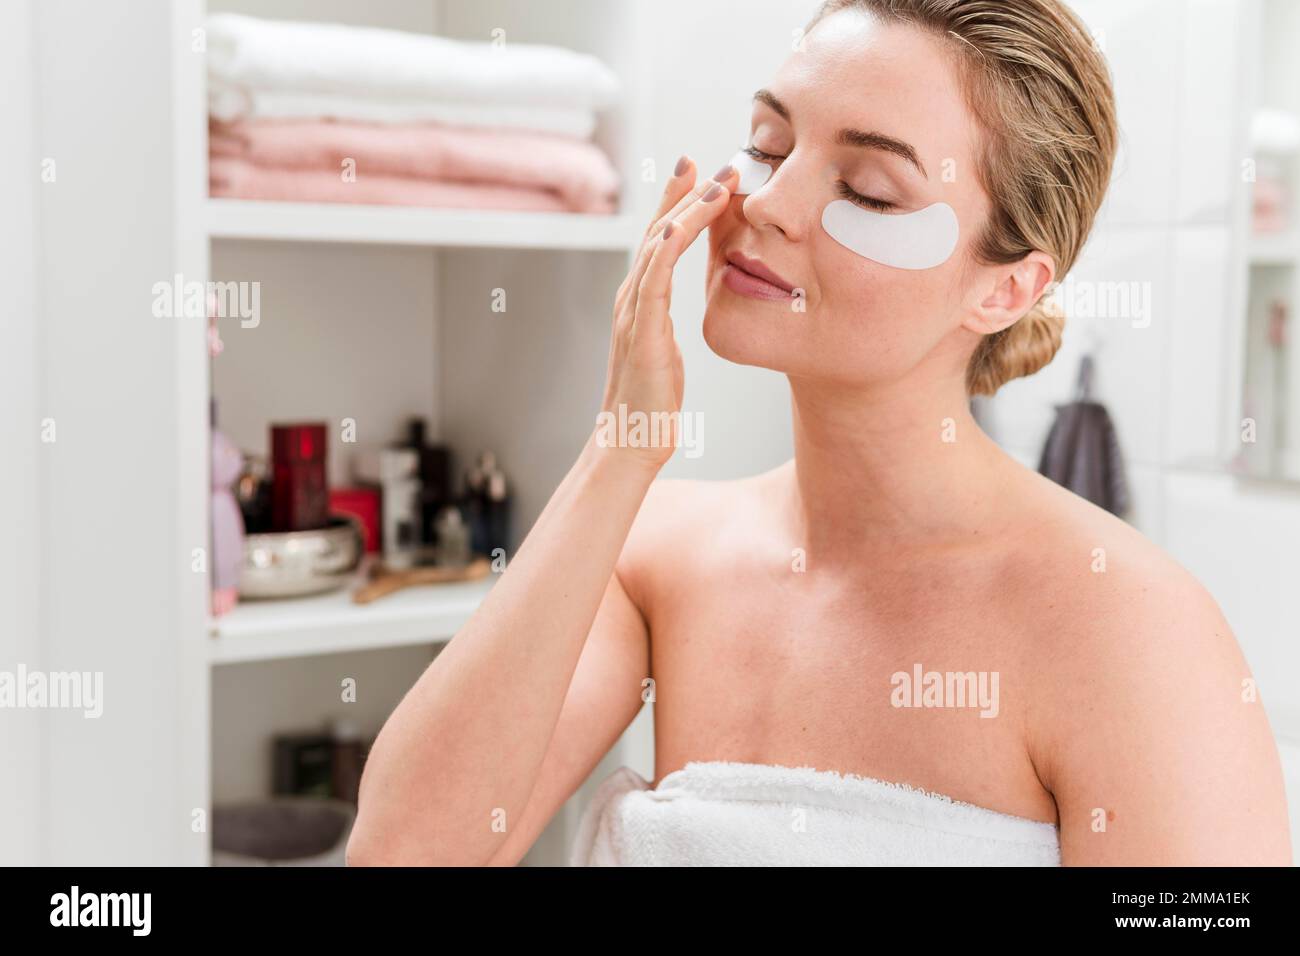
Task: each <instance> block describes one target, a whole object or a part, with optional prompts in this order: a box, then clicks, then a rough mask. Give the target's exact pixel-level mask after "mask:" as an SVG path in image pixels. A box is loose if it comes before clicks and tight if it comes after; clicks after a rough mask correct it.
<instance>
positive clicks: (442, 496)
mask: <svg viewBox="0 0 1300 956" xmlns="http://www.w3.org/2000/svg"><path fill="white" fill-rule="evenodd" d="M425 435H426V432H425V423H424V419H422V418H412V419H411V420H410V421H409V422H408V423H407V434H406V443H405V445H404V447H406V448H410V449H412V450H413V451H415V453H416V455H417V456H418V457H419V465H418V468H417V477H418V478H419V480H420V543H422V544H435V543H436V542H437V530H436V527H435V524H436V521H437V519H438V515H439V513H440V512H441V511H442V509H443V508H444V507H445V506H446V505H448V504H450V503H451V500H452V493H451V451H450V450H449V449H448V448H446V447H445V446H443V445H431V444H429V443H428V441H427V440H426V437H425Z"/></svg>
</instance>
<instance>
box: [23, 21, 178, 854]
mask: <svg viewBox="0 0 1300 956" xmlns="http://www.w3.org/2000/svg"><path fill="white" fill-rule="evenodd" d="M12 6H15V5H13V4H7V5H6V7H7V8H8V7H12ZM17 6H18V7H26V9H27V10H28V11H30V13H29V14H28V15H30V16H31V17H32V19H33V21H34V22H33V29H34V33H35V44H34V46H33V48H32V49H33V51H34V59H35V62H36V66H37V70H36V77H37V82H36V90H35V93H36V95H35V99H34V104H35V113H36V124H37V125H36V152H37V154H38V155H39V156H41V157H49V158H52V159H53V160H54V161H55V163H56V166H55V170H56V180H55V181H54V182H52V183H41V184H39V185H36V186H35V192H34V195H35V196H36V197H37V203H38V210H39V217H40V229H39V237H38V241H37V243H36V248H35V256H36V260H37V265H36V271H35V276H36V279H37V282H38V284H39V312H38V315H39V323H40V340H39V348H40V354H39V359H38V368H39V369H40V375H41V389H40V401H39V409H40V411H39V414H40V415H42V416H46V415H48V416H51V417H53V418H54V419H55V421H56V427H57V441H56V442H55V443H53V444H44V445H41V446H40V448H39V451H38V459H37V460H38V463H39V467H40V469H41V475H42V496H41V498H40V501H39V506H37V507H35V508H34V509H33V513H34V514H35V515H36V516H37V520H38V521H39V523H40V532H39V533H40V538H41V543H40V549H39V558H38V559H37V560H39V569H40V586H39V588H38V589H36V590H35V593H36V594H37V595H39V601H40V623H41V634H42V638H43V649H42V664H43V666H44V667H45V668H47V669H49V670H52V671H65V670H67V671H82V672H87V671H89V672H102V673H103V691H104V705H103V706H104V711H103V716H102V717H100V718H99V719H97V720H88V719H85V718H83V716H82V715H81V714H80V713H77V712H69V711H49V712H47V714H46V715H45V717H46V721H47V723H48V736H47V738H46V744H47V747H46V759H45V763H44V774H43V778H42V794H41V800H42V802H43V804H44V807H45V821H46V826H45V827H44V828H43V829H44V833H43V838H44V839H43V842H44V844H45V846H44V853H43V854H42V857H41V862H48V863H52V864H71V863H76V864H82V865H84V864H107V863H114V864H149V863H157V862H159V861H168V860H178V859H181V858H182V855H183V849H182V848H183V847H184V846H186V845H187V844H190V843H192V842H193V840H194V839H196V837H195V836H194V835H192V833H191V831H190V819H189V816H188V814H187V813H186V812H185V810H184V807H185V806H186V805H187V804H189V805H192V803H191V802H190V800H188V799H187V795H183V794H181V793H179V791H178V773H177V769H176V768H177V766H178V763H179V762H180V761H181V760H182V759H183V758H182V753H181V746H182V745H181V738H180V736H179V734H178V731H177V715H178V714H179V713H180V712H181V708H180V696H179V693H180V692H179V688H180V687H181V686H182V683H181V678H180V667H179V642H178V641H177V639H176V635H177V633H178V627H177V625H178V621H179V619H180V610H179V607H178V602H177V599H176V596H175V588H174V587H173V582H174V581H175V580H176V579H177V577H178V575H179V573H180V570H181V569H183V568H186V567H188V563H189V554H188V552H185V553H181V549H180V548H179V547H178V538H179V536H178V534H177V525H176V520H175V519H176V507H175V505H176V500H177V499H176V495H177V489H176V482H175V472H174V469H175V467H176V462H175V453H176V447H177V446H176V444H175V443H174V441H173V436H174V435H176V433H177V430H178V427H177V412H176V401H175V396H176V394H177V388H176V375H177V367H176V363H175V355H176V345H177V341H178V337H180V336H182V335H183V334H184V326H183V325H181V324H180V323H181V322H183V320H171V319H159V318H156V317H154V316H153V315H152V314H151V302H152V294H151V289H152V287H153V284H154V283H155V282H158V281H162V280H166V279H168V278H169V277H170V276H171V275H172V274H173V272H174V269H173V265H174V259H173V257H174V253H175V246H174V233H173V229H172V205H171V202H170V195H171V187H172V183H173V176H172V172H173V171H172V166H171V162H172V146H173V141H172V135H171V134H172V128H171V105H172V103H171V81H172V53H173V49H174V47H173V42H172V41H173V38H172V35H171V20H170V16H169V13H168V10H169V6H170V5H169V4H168V3H167V2H166V0H112V2H104V3H94V4H87V3H83V2H76V0H48V2H46V0H42V2H40V3H28V4H23V3H20V4H17ZM5 16H6V18H9V17H11V16H14V14H12V13H11V12H10V11H9V10H8V9H7V10H6V14H5ZM19 20H20V23H19V24H18V25H19V26H21V16H19ZM126 38H129V42H127V43H126V46H125V47H123V46H119V41H123V40H126ZM124 49H125V50H129V51H130V55H124V54H123V50H124ZM10 94H11V91H9V90H7V89H6V91H5V96H6V98H8V97H9V96H10ZM8 160H9V157H6V162H7V161H8ZM21 181H27V182H31V181H32V180H31V170H30V169H29V170H28V171H27V172H26V173H24V174H23V176H22V177H21ZM23 430H24V432H26V431H27V427H26V423H24V427H23ZM23 444H26V442H24V443H23ZM20 447H21V445H20ZM13 504H14V506H15V509H16V510H17V509H19V508H21V507H22V506H21V504H20V502H19V501H17V500H15V501H14V502H13ZM202 543H203V542H202V541H199V542H195V544H196V545H201V544H202Z"/></svg>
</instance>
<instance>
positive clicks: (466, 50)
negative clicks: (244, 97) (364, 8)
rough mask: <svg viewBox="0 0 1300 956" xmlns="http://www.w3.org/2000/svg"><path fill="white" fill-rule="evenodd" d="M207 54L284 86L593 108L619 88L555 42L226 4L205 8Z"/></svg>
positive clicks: (240, 76)
mask: <svg viewBox="0 0 1300 956" xmlns="http://www.w3.org/2000/svg"><path fill="white" fill-rule="evenodd" d="M207 57H208V75H209V78H210V79H211V80H213V81H215V82H217V83H219V84H220V85H222V86H227V87H231V86H234V87H245V88H247V89H251V90H276V91H279V92H286V93H287V92H299V93H323V94H337V95H340V96H345V97H352V98H367V97H370V98H375V99H380V100H390V101H391V100H398V101H401V100H426V101H427V100H435V101H439V102H443V103H451V104H461V105H475V106H508V107H512V108H517V107H521V106H536V107H545V108H549V109H568V110H585V111H599V110H601V109H604V108H605V107H607V106H610V105H612V104H613V102H614V100H615V98H616V97H617V96H618V92H619V82H618V78H617V77H616V76H615V75H614V73H613V72H612V71H611V70H610V69H609V67H607V66H605V64H603V63H602V62H600V60H598V59H596V58H595V57H594V56H590V55H589V54H585V53H577V52H575V51H573V50H566V49H564V48H562V47H555V46H543V45H538V44H527V43H514V42H505V43H502V44H500V45H494V44H492V43H482V42H467V41H463V40H453V39H449V38H447V37H440V36H431V35H425V34H418V33H405V32H402V31H399V30H384V29H379V28H376V27H354V26H344V25H342V24H336V23H308V22H294V21H287V20H263V19H260V18H256V17H248V16H242V15H240V14H234V13H218V14H214V15H212V16H210V17H208V19H207ZM356 118H357V119H364V117H356Z"/></svg>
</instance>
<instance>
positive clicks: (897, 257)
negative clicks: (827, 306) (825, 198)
mask: <svg viewBox="0 0 1300 956" xmlns="http://www.w3.org/2000/svg"><path fill="white" fill-rule="evenodd" d="M822 228H823V229H825V230H826V234H827V235H828V236H830V237H831V238H832V239H834V240H835V241H836V242H838V243H839V244H840V245H842V246H843V247H844V248H846V249H848V250H849V251H850V252H855V253H857V254H858V255H860V256H862V258H864V259H871V260H872V261H873V262H879V263H880V264H881V265H885V266H893V267H894V268H895V269H933V268H934V267H935V266H940V265H943V264H944V263H945V262H947V261H948V257H949V256H951V255H952V252H953V250H954V249H956V248H957V214H956V213H955V212H953V210H952V207H951V206H949V205H948V204H947V203H942V202H937V203H935V204H934V205H931V206H926V207H925V208H924V209H918V210H917V211H916V212H909V213H902V214H899V215H892V216H891V215H886V214H884V213H879V212H873V211H872V210H870V209H863V208H862V207H861V206H859V205H857V204H856V203H853V202H850V201H849V200H847V199H837V200H835V201H834V202H833V203H831V204H830V205H829V206H827V207H826V208H825V209H824V210H823V211H822Z"/></svg>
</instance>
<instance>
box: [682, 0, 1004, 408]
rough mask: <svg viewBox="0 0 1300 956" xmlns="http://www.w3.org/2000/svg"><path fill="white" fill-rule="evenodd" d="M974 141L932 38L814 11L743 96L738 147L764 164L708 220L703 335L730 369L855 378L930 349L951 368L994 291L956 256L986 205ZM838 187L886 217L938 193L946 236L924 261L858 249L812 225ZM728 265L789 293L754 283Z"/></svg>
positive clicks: (888, 374) (945, 59) (850, 15)
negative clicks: (763, 173)
mask: <svg viewBox="0 0 1300 956" xmlns="http://www.w3.org/2000/svg"><path fill="white" fill-rule="evenodd" d="M977 136H978V133H977V129H976V126H975V121H974V119H973V117H972V116H971V115H970V112H969V110H968V108H967V106H966V102H965V99H964V97H963V94H962V91H961V88H960V85H959V77H958V74H957V72H956V68H955V66H954V64H953V63H952V58H951V54H950V53H949V52H948V51H946V50H945V49H944V48H943V47H942V45H941V44H940V42H939V41H938V40H936V39H935V38H933V37H931V36H929V35H928V34H926V33H924V32H922V31H920V30H917V29H915V28H912V27H908V26H906V25H895V24H888V25H887V24H884V23H881V22H880V21H878V20H875V19H874V18H871V17H870V16H868V15H865V14H863V13H860V12H858V11H855V10H845V11H842V12H840V13H837V14H834V15H833V16H830V17H828V18H826V19H825V20H823V21H821V22H820V23H819V24H818V25H817V26H816V28H815V29H813V30H812V31H811V32H810V33H809V34H808V35H807V37H806V38H805V40H804V49H803V50H801V51H799V52H796V53H794V54H793V55H792V56H791V57H790V58H789V59H788V60H787V61H786V63H785V64H784V66H782V67H781V69H780V70H779V71H778V73H777V75H776V77H775V79H774V80H773V81H772V83H771V85H769V86H768V87H767V89H766V90H763V91H761V92H760V93H759V94H758V95H757V96H756V97H755V100H754V105H753V119H752V134H751V138H750V141H749V145H750V147H751V148H752V149H753V150H756V151H757V152H756V153H755V154H754V155H755V158H758V159H760V161H762V162H764V163H766V164H767V165H769V166H770V167H771V168H772V170H773V172H772V174H771V176H770V177H769V178H768V180H767V182H766V183H765V184H764V185H763V186H761V187H760V188H758V189H757V190H756V191H754V192H752V193H751V194H750V195H741V196H733V197H732V199H731V201H730V208H729V209H728V210H727V211H726V212H725V213H723V215H722V216H721V217H720V218H719V219H718V220H717V221H716V222H715V223H714V224H713V226H712V227H711V229H710V233H709V268H708V277H707V279H706V289H707V296H708V307H707V311H706V313H705V318H704V337H705V340H706V341H707V342H708V343H709V346H710V347H711V348H712V349H713V350H714V351H715V352H717V353H718V354H719V355H720V356H722V357H724V358H727V359H730V360H732V361H735V362H739V363H742V364H746V365H758V366H763V367H766V368H771V369H776V370H778V371H782V372H785V373H787V374H790V375H793V376H802V377H810V378H819V379H829V380H838V381H843V382H845V383H854V384H870V383H873V382H886V381H891V380H894V379H897V378H899V377H901V376H903V375H904V374H906V373H907V372H908V371H909V370H910V369H912V368H913V367H915V366H916V365H917V364H918V363H919V362H921V361H922V359H924V358H925V357H926V356H929V355H930V354H931V353H932V352H934V351H935V350H936V347H937V346H941V352H940V354H941V355H942V356H946V358H941V360H942V361H951V364H952V367H953V369H954V370H963V369H964V367H965V358H964V357H965V356H968V355H969V352H970V349H971V348H973V346H974V336H973V335H972V334H970V333H963V332H962V331H961V326H962V324H963V322H966V321H968V320H970V319H971V315H970V314H969V313H970V310H969V307H968V306H969V303H971V302H975V303H978V302H979V301H980V300H983V299H984V298H985V297H986V296H987V295H988V293H989V292H991V291H992V289H991V287H990V288H982V287H981V286H980V283H981V282H985V281H987V280H990V275H987V274H985V273H984V272H983V270H982V269H980V268H978V267H974V268H973V267H972V266H971V264H970V260H969V248H970V244H971V243H972V241H973V239H974V238H975V237H976V236H978V234H979V231H980V229H981V228H982V226H983V224H984V221H985V216H986V214H987V210H988V200H987V197H986V196H985V194H984V192H983V189H982V188H981V186H980V185H979V182H978V178H977V176H976V175H975V173H974V162H973V161H974V156H975V150H976V147H977V142H978V139H977ZM846 198H847V199H850V200H851V201H852V202H854V203H855V205H856V206H859V207H861V208H865V209H869V210H872V211H873V212H875V213H883V214H886V215H905V214H907V213H914V212H916V211H918V210H921V209H925V208H926V207H928V206H931V205H933V204H935V203H946V204H948V205H949V206H951V207H952V209H953V211H954V212H955V213H956V217H957V224H958V234H957V235H958V238H957V244H956V247H955V249H954V250H953V252H952V254H951V255H950V256H949V257H948V258H947V260H946V261H944V262H943V263H942V264H940V265H937V266H933V267H931V268H925V269H903V268H896V267H893V266H889V265H883V264H881V263H880V262H877V261H872V260H871V259H867V258H864V257H862V256H861V255H858V254H857V253H855V252H853V251H850V250H849V249H848V248H846V247H845V246H843V245H841V244H839V243H838V242H836V241H835V240H834V239H832V238H831V237H830V235H828V234H827V232H826V231H825V229H824V228H823V227H822V212H823V210H824V209H825V208H826V206H827V205H828V204H830V203H832V202H834V201H836V200H840V199H846ZM729 263H735V264H738V265H739V266H742V267H743V269H744V270H749V271H751V272H752V271H753V270H757V271H758V273H759V274H760V275H762V274H764V272H766V273H767V277H768V278H770V279H773V280H776V279H780V280H782V281H781V282H778V283H777V284H778V285H784V286H786V287H788V288H793V289H795V290H796V292H795V294H781V293H780V292H779V290H774V289H773V288H772V287H771V286H767V287H766V288H765V287H764V286H763V284H761V283H755V282H754V281H753V280H752V279H750V278H748V277H746V276H745V275H744V273H743V271H740V270H738V269H737V268H736V265H729ZM729 273H730V274H729Z"/></svg>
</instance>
